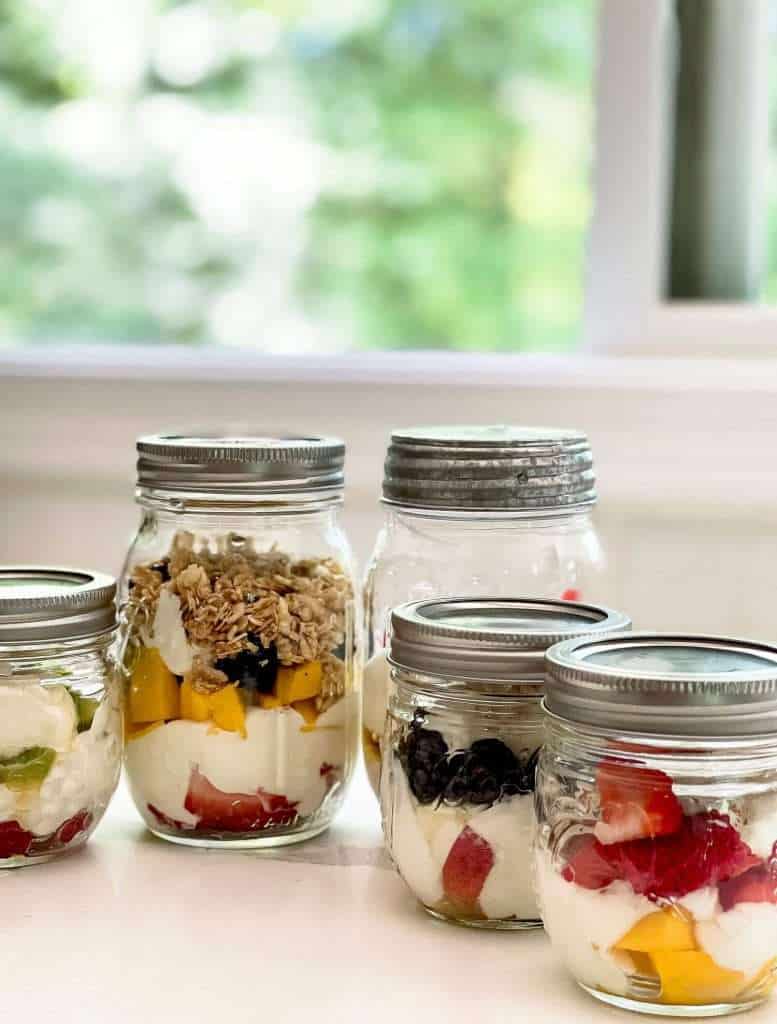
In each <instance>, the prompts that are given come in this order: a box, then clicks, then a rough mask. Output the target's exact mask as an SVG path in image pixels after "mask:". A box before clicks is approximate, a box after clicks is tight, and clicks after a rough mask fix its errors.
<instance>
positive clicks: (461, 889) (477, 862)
mask: <svg viewBox="0 0 777 1024" xmlns="http://www.w3.org/2000/svg"><path fill="white" fill-rule="evenodd" d="M493 866H494V851H493V850H492V849H491V846H490V845H489V843H488V842H486V840H485V839H484V838H483V837H482V836H480V835H478V834H477V832H474V831H473V830H472V829H471V828H469V826H465V828H464V829H463V830H462V831H461V832H460V834H459V836H458V838H457V839H456V842H455V843H454V844H453V846H452V847H451V848H450V851H449V852H448V856H447V858H446V860H445V864H444V865H443V869H442V886H443V889H444V890H445V895H446V896H447V897H448V899H449V900H450V902H451V903H452V904H453V905H454V907H457V908H458V909H459V910H461V911H463V912H464V913H474V912H476V911H477V909H478V906H477V903H478V897H479V896H480V890H481V889H482V888H483V883H484V882H485V880H486V878H487V877H488V873H489V871H490V870H491V868H492V867H493Z"/></svg>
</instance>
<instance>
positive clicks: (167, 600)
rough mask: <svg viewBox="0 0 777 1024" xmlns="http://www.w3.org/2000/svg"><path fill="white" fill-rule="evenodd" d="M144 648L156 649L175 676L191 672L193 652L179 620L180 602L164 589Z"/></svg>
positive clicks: (181, 621)
mask: <svg viewBox="0 0 777 1024" xmlns="http://www.w3.org/2000/svg"><path fill="white" fill-rule="evenodd" d="M144 642H145V644H146V647H156V648H157V649H158V651H159V654H160V656H161V658H162V661H164V663H165V665H167V667H168V668H169V669H170V671H171V672H174V673H175V675H178V676H183V675H186V673H187V672H189V671H190V670H191V667H192V661H193V660H194V655H195V653H196V652H195V650H194V648H193V647H191V646H190V644H189V641H188V639H187V636H186V630H185V629H184V626H183V620H182V618H181V601H180V599H179V597H178V595H177V594H173V593H172V591H170V590H168V589H167V588H166V587H162V589H161V590H160V591H159V602H158V604H157V608H156V614H155V615H154V621H153V623H152V626H151V629H150V631H149V632H148V634H147V636H145V637H144Z"/></svg>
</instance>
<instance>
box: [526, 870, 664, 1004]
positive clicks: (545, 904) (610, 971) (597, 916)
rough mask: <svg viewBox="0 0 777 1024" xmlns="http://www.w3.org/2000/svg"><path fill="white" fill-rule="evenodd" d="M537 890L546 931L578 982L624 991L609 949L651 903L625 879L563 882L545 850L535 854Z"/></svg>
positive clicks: (653, 907) (651, 909) (623, 975)
mask: <svg viewBox="0 0 777 1024" xmlns="http://www.w3.org/2000/svg"><path fill="white" fill-rule="evenodd" d="M535 870H536V880H537V890H538V894H539V901H540V906H541V908H542V919H543V922H544V924H545V931H546V932H547V933H548V935H549V936H550V940H551V942H552V943H553V946H554V948H555V949H556V950H557V951H558V952H559V954H560V955H561V957H562V958H563V960H564V962H565V963H566V965H567V967H568V968H569V970H570V971H571V972H572V974H573V975H574V977H575V978H577V980H578V981H582V982H583V984H585V985H588V986H589V987H591V988H601V989H604V990H605V991H607V992H612V993H614V994H615V995H626V994H627V992H628V988H629V979H628V975H627V974H626V972H625V971H623V970H621V968H620V967H619V966H618V963H617V960H616V958H615V957H614V956H613V955H612V954H611V953H610V952H609V950H610V948H611V947H612V946H614V945H615V943H616V942H617V941H618V940H619V939H621V938H622V937H623V936H624V935H625V934H626V933H627V932H628V931H630V930H631V928H633V927H634V925H635V924H636V923H637V921H639V920H640V919H641V918H643V917H645V916H646V915H647V914H651V913H654V912H655V910H656V905H655V904H654V903H651V902H650V900H648V899H647V898H646V897H644V896H638V895H637V894H636V893H635V892H634V890H633V889H632V888H631V886H630V885H628V884H627V883H626V882H613V884H612V885H609V886H608V887H607V888H606V889H599V890H592V889H584V888H583V887H582V886H580V885H575V884H574V882H567V881H566V879H565V878H563V876H562V875H561V874H560V873H559V872H558V871H557V870H556V869H555V868H554V867H553V863H552V860H551V857H550V855H549V854H548V853H547V852H546V851H544V850H537V851H536V854H535Z"/></svg>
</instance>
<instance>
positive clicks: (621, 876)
mask: <svg viewBox="0 0 777 1024" xmlns="http://www.w3.org/2000/svg"><path fill="white" fill-rule="evenodd" d="M547 662H548V678H547V681H546V687H547V697H546V706H547V710H548V713H549V714H548V731H547V741H546V745H545V747H544V749H543V752H542V754H541V756H540V763H539V770H538V775H537V814H538V843H537V847H536V877H537V883H538V891H539V898H540V907H541V910H542V916H543V920H544V923H545V928H546V930H547V932H548V934H549V936H550V939H551V942H552V944H553V945H554V947H555V948H556V950H557V952H558V953H559V955H560V956H561V957H562V959H563V960H564V962H565V963H566V966H567V968H568V969H569V971H570V972H571V973H572V975H573V976H574V977H575V979H576V980H577V981H578V982H579V984H580V985H581V986H582V987H583V988H585V989H586V990H587V991H588V992H590V993H591V994H592V995H594V996H596V997H597V998H598V999H601V1000H602V1001H604V1002H607V1003H611V1004H614V1005H616V1006H619V1007H624V1008H626V1009H631V1010H637V1011H642V1012H645V1013H657V1014H663V1015H670V1016H671V1015H677V1016H717V1015H719V1014H723V1013H734V1012H737V1011H740V1010H744V1009H747V1008H749V1007H751V1006H753V1005H755V1004H757V1003H759V1002H761V1001H762V1000H764V999H765V998H766V996H767V995H768V994H769V992H770V991H771V989H772V988H773V986H774V983H775V980H777V648H775V647H769V646H766V645H761V644H757V643H751V642H748V641H738V640H728V639H715V638H711V637H692V636H661V635H649V634H632V635H631V636H626V637H622V638H609V639H586V640H575V641H571V642H567V643H562V644H559V645H557V646H556V647H553V648H552V649H551V650H550V651H549V652H548V655H547Z"/></svg>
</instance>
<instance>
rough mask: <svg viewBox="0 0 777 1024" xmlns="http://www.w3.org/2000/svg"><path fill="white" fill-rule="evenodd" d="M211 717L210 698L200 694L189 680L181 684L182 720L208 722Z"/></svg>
mask: <svg viewBox="0 0 777 1024" xmlns="http://www.w3.org/2000/svg"><path fill="white" fill-rule="evenodd" d="M210 717H211V703H210V696H209V695H208V694H206V693H198V692H197V691H196V690H195V689H194V687H193V686H192V684H191V683H190V682H189V680H188V679H184V681H183V682H182V683H181V718H188V720H189V721H190V722H207V721H209V720H210Z"/></svg>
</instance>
